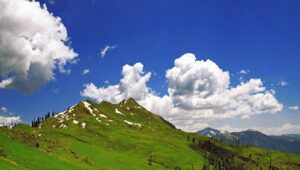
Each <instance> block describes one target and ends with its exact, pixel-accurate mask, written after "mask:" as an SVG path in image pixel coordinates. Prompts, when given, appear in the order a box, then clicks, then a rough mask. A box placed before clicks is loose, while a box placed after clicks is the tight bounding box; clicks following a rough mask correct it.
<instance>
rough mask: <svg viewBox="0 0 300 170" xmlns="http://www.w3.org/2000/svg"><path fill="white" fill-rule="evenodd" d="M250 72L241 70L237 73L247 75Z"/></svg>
mask: <svg viewBox="0 0 300 170" xmlns="http://www.w3.org/2000/svg"><path fill="white" fill-rule="evenodd" d="M249 72H250V71H249V70H241V71H240V72H239V73H240V74H247V73H249Z"/></svg>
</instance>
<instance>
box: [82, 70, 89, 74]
mask: <svg viewBox="0 0 300 170" xmlns="http://www.w3.org/2000/svg"><path fill="white" fill-rule="evenodd" d="M88 73H90V70H89V69H84V70H83V71H82V75H86V74H88Z"/></svg>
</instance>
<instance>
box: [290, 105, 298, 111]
mask: <svg viewBox="0 0 300 170" xmlns="http://www.w3.org/2000/svg"><path fill="white" fill-rule="evenodd" d="M288 109H290V110H299V106H289V107H288Z"/></svg>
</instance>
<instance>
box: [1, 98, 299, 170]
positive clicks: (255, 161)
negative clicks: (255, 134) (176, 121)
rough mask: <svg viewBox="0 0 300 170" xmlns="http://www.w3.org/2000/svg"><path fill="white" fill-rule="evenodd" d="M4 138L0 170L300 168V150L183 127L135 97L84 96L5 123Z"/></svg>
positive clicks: (2, 138) (2, 139)
mask: <svg viewBox="0 0 300 170" xmlns="http://www.w3.org/2000/svg"><path fill="white" fill-rule="evenodd" d="M0 141H1V142H0V169H104V170H118V169H122V170H123V169H124V170H126V169H128V170H132V169H137V170H140V169H146V170H147V169H177V170H179V169H202V168H204V169H207V168H211V169H212V168H215V169H253V167H255V168H257V169H268V168H272V169H299V168H300V164H299V162H300V155H297V154H287V153H282V152H272V151H270V150H265V149H259V148H256V147H251V146H242V145H230V144H226V143H223V142H220V141H216V140H213V139H210V138H207V137H205V136H201V135H199V134H197V133H187V132H184V131H182V130H179V129H176V127H175V126H174V125H172V124H171V123H170V122H168V121H167V120H165V119H163V118H162V117H160V116H158V115H156V114H153V113H151V112H149V111H148V110H146V109H145V108H144V107H142V106H141V105H139V104H138V103H137V102H136V101H135V100H134V99H132V98H129V99H126V100H123V101H122V102H120V103H119V104H112V103H109V102H105V101H103V102H101V103H99V104H98V103H95V102H93V101H89V100H86V101H81V102H79V103H77V104H75V105H74V106H71V107H69V108H68V109H66V110H65V111H63V112H60V113H57V114H55V115H53V116H50V115H49V114H48V115H47V116H46V119H40V118H39V119H38V120H36V121H34V122H33V127H31V126H28V125H26V124H19V125H17V126H15V127H13V128H9V127H1V128H0ZM270 158H271V161H270Z"/></svg>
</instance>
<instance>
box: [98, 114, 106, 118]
mask: <svg viewBox="0 0 300 170" xmlns="http://www.w3.org/2000/svg"><path fill="white" fill-rule="evenodd" d="M99 116H100V117H103V118H107V116H106V115H104V114H99Z"/></svg>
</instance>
